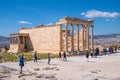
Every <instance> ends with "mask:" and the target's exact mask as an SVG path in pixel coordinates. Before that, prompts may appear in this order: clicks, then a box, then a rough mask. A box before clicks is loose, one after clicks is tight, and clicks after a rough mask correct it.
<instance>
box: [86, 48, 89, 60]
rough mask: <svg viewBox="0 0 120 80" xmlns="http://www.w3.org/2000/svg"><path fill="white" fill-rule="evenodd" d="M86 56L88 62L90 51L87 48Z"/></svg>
mask: <svg viewBox="0 0 120 80" xmlns="http://www.w3.org/2000/svg"><path fill="white" fill-rule="evenodd" d="M86 58H87V62H88V61H89V51H88V50H86Z"/></svg>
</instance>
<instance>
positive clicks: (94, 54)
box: [85, 48, 100, 62]
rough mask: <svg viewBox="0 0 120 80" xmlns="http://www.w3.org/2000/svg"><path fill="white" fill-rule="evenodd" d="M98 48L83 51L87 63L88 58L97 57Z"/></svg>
mask: <svg viewBox="0 0 120 80" xmlns="http://www.w3.org/2000/svg"><path fill="white" fill-rule="evenodd" d="M99 52H100V51H99V48H96V49H93V50H91V49H90V50H85V54H86V58H87V62H88V61H89V56H91V57H96V58H97V56H98V55H99Z"/></svg>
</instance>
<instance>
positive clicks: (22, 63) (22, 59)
mask: <svg viewBox="0 0 120 80" xmlns="http://www.w3.org/2000/svg"><path fill="white" fill-rule="evenodd" d="M24 62H25V58H24V55H23V54H22V55H21V56H20V58H19V66H20V73H22V69H23V66H24Z"/></svg>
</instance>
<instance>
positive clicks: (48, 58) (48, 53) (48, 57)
mask: <svg viewBox="0 0 120 80" xmlns="http://www.w3.org/2000/svg"><path fill="white" fill-rule="evenodd" d="M48 64H50V53H48Z"/></svg>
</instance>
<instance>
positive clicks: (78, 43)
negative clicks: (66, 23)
mask: <svg viewBox="0 0 120 80" xmlns="http://www.w3.org/2000/svg"><path fill="white" fill-rule="evenodd" d="M77 50H78V51H79V25H78V24H77Z"/></svg>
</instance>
